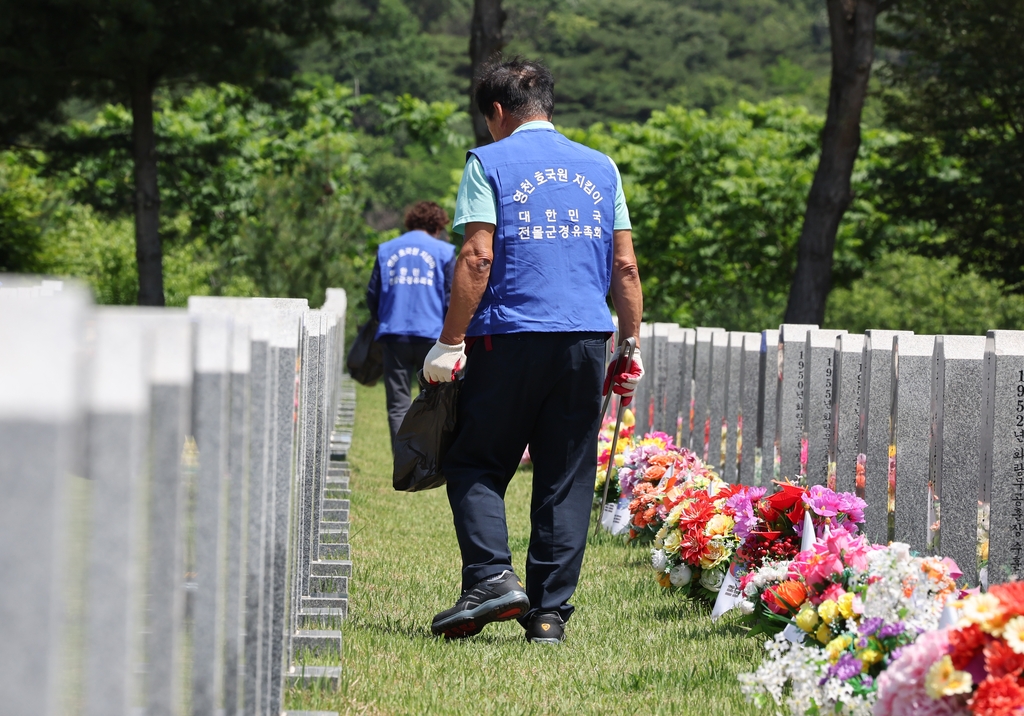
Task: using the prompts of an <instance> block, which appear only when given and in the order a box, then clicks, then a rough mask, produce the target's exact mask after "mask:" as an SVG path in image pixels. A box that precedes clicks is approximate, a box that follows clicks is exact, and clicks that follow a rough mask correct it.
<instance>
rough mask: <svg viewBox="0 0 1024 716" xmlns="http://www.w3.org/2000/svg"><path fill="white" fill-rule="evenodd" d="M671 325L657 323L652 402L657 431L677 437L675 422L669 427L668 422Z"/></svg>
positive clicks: (653, 338)
mask: <svg viewBox="0 0 1024 716" xmlns="http://www.w3.org/2000/svg"><path fill="white" fill-rule="evenodd" d="M672 327H673V324H671V323H655V324H654V327H653V328H654V330H653V335H652V336H651V340H652V343H653V344H654V346H653V347H654V376H653V377H654V381H653V382H652V384H651V387H652V395H651V397H652V400H653V403H654V423H653V427H654V429H655V430H660V431H661V432H663V433H668V434H669V435H675V428H676V425H675V421H674V420H673V421H672V424H671V425H669V422H668V381H669V378H668V336H669V331H670V330H671V329H672Z"/></svg>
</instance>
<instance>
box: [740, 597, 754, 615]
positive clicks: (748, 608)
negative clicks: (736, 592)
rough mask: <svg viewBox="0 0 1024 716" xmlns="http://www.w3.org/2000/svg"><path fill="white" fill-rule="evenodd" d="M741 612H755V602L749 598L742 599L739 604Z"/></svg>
mask: <svg viewBox="0 0 1024 716" xmlns="http://www.w3.org/2000/svg"><path fill="white" fill-rule="evenodd" d="M739 610H740V614H753V613H754V603H753V602H752V601H750V600H749V599H741V600H740V605H739Z"/></svg>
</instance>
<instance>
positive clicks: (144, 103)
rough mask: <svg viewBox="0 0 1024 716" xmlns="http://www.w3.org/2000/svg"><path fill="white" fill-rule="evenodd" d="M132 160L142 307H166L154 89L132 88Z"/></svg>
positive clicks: (141, 82) (145, 85)
mask: <svg viewBox="0 0 1024 716" xmlns="http://www.w3.org/2000/svg"><path fill="white" fill-rule="evenodd" d="M131 97H132V159H133V160H134V162H135V260H136V262H137V263H138V267H139V305H140V306H163V305H164V274H163V250H162V248H161V246H160V189H159V187H158V186H157V166H156V133H155V132H154V131H153V86H152V84H151V83H150V82H148V81H146V80H139V81H136V82H135V84H134V85H133V86H132V87H131Z"/></svg>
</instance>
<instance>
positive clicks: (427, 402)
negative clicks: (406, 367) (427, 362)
mask: <svg viewBox="0 0 1024 716" xmlns="http://www.w3.org/2000/svg"><path fill="white" fill-rule="evenodd" d="M419 376H420V394H419V395H417V396H416V399H415V400H414V401H412V405H411V406H409V412H408V413H406V414H405V419H404V420H402V427H400V428H399V429H398V435H396V436H395V471H394V473H393V475H392V479H391V482H392V484H393V485H394V487H395V489H396V490H398V491H399V492H419V491H420V490H430V489H432V488H435V487H440V486H441V485H443V484H444V483H445V477H444V475H442V474H441V461H442V460H444V456H445V453H447V452H448V448H450V447H451V445H452V441H453V440H454V439H455V410H456V406H457V405H458V403H459V387H460V386H461V385H462V381H461V380H453V381H452V382H451V383H438V384H436V385H430V384H429V383H427V382H426V381H425V380H424V379H423V372H422V371H421V372H420V374H419Z"/></svg>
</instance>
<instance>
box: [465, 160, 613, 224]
mask: <svg viewBox="0 0 1024 716" xmlns="http://www.w3.org/2000/svg"><path fill="white" fill-rule="evenodd" d="M608 161H610V162H611V163H612V168H613V169H614V170H615V226H614V229H615V230H616V231H620V230H623V229H632V228H633V225H632V224H631V223H630V221H629V208H628V207H627V206H626V195H625V194H624V193H623V191H622V176H621V175H620V174H619V168H618V167H617V166H616V165H615V162H614V161H613V160H612V159H611V157H609V158H608ZM471 221H480V222H483V223H485V224H494V225H495V226H497V224H498V200H497V197H495V196H494V189H493V188H491V183H490V182H489V181H487V175H486V174H484V167H483V165H482V164H481V163H480V160H479V159H477V158H476V157H475V156H473V155H470V157H469V161H467V162H466V168H465V170H464V171H463V172H462V181H461V182H459V193H458V196H457V197H456V199H455V219H454V220H453V221H452V232H453V233H456V234H464V233H465V232H466V224H468V223H469V222H471Z"/></svg>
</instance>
